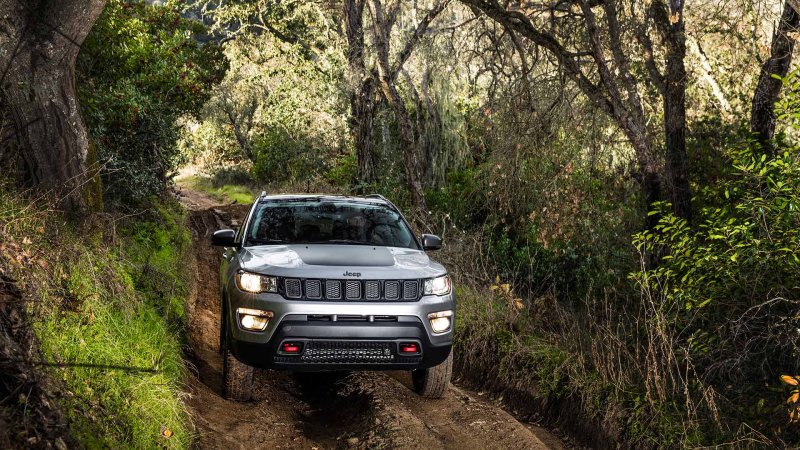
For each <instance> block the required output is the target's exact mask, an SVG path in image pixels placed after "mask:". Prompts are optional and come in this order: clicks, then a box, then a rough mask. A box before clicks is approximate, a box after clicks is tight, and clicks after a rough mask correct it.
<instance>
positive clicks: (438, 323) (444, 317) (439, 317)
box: [428, 311, 453, 333]
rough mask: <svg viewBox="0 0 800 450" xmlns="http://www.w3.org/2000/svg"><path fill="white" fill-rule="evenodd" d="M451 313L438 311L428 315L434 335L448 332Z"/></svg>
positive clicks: (450, 323)
mask: <svg viewBox="0 0 800 450" xmlns="http://www.w3.org/2000/svg"><path fill="white" fill-rule="evenodd" d="M451 317H453V311H440V312H435V313H430V314H428V320H430V322H431V329H432V330H433V332H434V333H444V332H445V331H449V330H450V326H451V325H452V323H453V322H452V320H450V318H451Z"/></svg>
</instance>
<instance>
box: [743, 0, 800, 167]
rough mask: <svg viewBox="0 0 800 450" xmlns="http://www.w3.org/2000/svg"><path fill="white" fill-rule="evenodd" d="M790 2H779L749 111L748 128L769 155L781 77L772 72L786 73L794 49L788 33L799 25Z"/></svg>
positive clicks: (777, 73)
mask: <svg viewBox="0 0 800 450" xmlns="http://www.w3.org/2000/svg"><path fill="white" fill-rule="evenodd" d="M791 3H792V2H790V1H787V2H785V3H784V5H783V14H781V19H780V22H779V23H778V26H777V27H776V29H775V32H774V33H773V35H772V49H771V52H772V53H771V55H770V57H769V58H768V59H767V61H766V62H764V65H763V66H762V67H761V74H760V75H759V77H758V85H757V86H756V91H755V93H754V95H753V105H752V109H751V111H750V128H751V129H752V131H753V133H754V134H755V137H756V139H757V140H758V141H759V142H760V143H761V146H762V149H763V151H764V153H765V154H769V155H772V154H774V152H775V149H774V146H773V145H772V137H773V136H774V134H775V118H776V117H775V101H776V100H777V99H778V95H779V94H780V92H781V84H782V83H781V80H776V79H775V78H773V76H772V75H773V74H774V75H778V76H779V77H781V78H783V77H785V76H786V74H788V73H789V66H790V65H791V63H792V52H793V51H794V38H793V37H791V36H790V35H789V34H790V33H796V32H797V31H798V26H799V25H800V15H799V14H798V13H797V11H796V10H795V9H794V8H793V7H792V5H791Z"/></svg>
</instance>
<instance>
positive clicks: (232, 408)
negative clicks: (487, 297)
mask: <svg viewBox="0 0 800 450" xmlns="http://www.w3.org/2000/svg"><path fill="white" fill-rule="evenodd" d="M183 195H184V198H183V203H184V205H186V207H187V208H188V209H189V210H190V226H191V230H192V234H193V239H194V252H195V257H196V264H197V265H196V268H195V269H196V270H195V274H196V276H197V282H196V283H195V285H196V286H197V288H196V292H193V293H192V295H191V298H190V302H189V305H188V313H189V337H190V341H191V347H192V350H191V351H192V355H191V361H190V363H191V364H193V366H194V370H195V376H194V377H192V379H191V381H190V386H189V394H190V399H189V401H188V403H189V405H190V407H191V410H192V414H193V418H194V422H195V424H196V427H197V433H198V435H199V439H198V441H199V445H200V447H201V448H204V449H215V448H225V449H229V448H243V449H244V448H246V449H253V448H293V449H294V448H297V449H329V448H359V449H361V448H402V449H422V448H425V449H429V448H458V449H494V448H511V449H523V448H528V449H548V448H554V449H560V448H563V445H562V444H561V441H560V440H559V439H558V438H557V437H555V436H553V435H551V434H550V433H548V432H547V431H545V430H543V429H540V428H537V427H533V426H531V425H526V424H522V423H520V422H518V421H517V420H515V419H514V418H513V417H512V416H511V415H510V414H508V413H507V412H505V411H504V410H502V409H501V408H499V407H497V406H495V405H493V404H491V403H490V402H487V401H485V400H484V399H482V398H480V396H479V395H478V394H476V393H474V392H470V391H469V390H466V389H461V388H459V387H456V386H451V387H450V390H449V392H448V393H447V395H446V396H445V398H443V399H441V400H425V399H422V398H420V397H417V396H416V394H414V393H413V391H411V389H410V386H411V380H410V376H409V375H408V374H407V373H404V372H359V373H352V374H349V375H337V374H291V373H286V372H279V371H272V370H257V371H256V373H255V376H254V379H255V387H254V392H253V400H252V401H250V402H248V403H235V402H229V401H226V400H224V399H222V397H220V387H221V369H222V361H221V358H220V356H219V353H218V351H217V349H218V335H217V329H218V324H219V316H218V314H219V311H220V305H219V298H218V294H217V293H218V292H219V290H218V280H217V269H218V267H219V259H220V254H221V252H220V251H219V250H217V249H214V248H213V247H211V246H210V245H209V243H208V242H209V236H210V235H211V233H212V232H213V231H215V230H217V229H219V228H222V227H230V226H231V225H232V222H233V225H236V222H235V221H236V220H237V219H238V220H241V218H242V217H244V214H245V212H246V211H245V207H244V206H241V205H226V206H222V205H217V204H215V202H214V200H212V199H210V198H209V197H207V196H205V195H203V194H202V193H198V192H193V191H185V190H184V191H183Z"/></svg>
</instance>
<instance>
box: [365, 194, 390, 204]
mask: <svg viewBox="0 0 800 450" xmlns="http://www.w3.org/2000/svg"><path fill="white" fill-rule="evenodd" d="M364 197H366V198H379V199H381V200H383V201H385V202H386V203H392V202H390V201H389V200H388V199H387V198H386V197H384V196H382V195H381V194H369V195H365V196H364Z"/></svg>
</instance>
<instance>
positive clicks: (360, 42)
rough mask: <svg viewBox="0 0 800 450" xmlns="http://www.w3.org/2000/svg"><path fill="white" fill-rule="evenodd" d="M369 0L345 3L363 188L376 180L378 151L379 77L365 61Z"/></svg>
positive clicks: (355, 134) (353, 114)
mask: <svg viewBox="0 0 800 450" xmlns="http://www.w3.org/2000/svg"><path fill="white" fill-rule="evenodd" d="M364 5H365V0H345V1H344V17H345V27H346V31H347V64H348V68H349V76H350V109H351V114H350V117H351V119H350V132H351V134H352V136H353V145H354V146H355V149H356V161H357V169H356V170H357V172H356V181H357V183H358V184H359V185H363V184H366V183H370V182H372V181H374V180H375V162H376V158H375V150H374V146H373V142H372V127H373V123H374V118H375V107H376V105H375V93H376V91H375V78H374V74H373V73H371V72H368V71H367V69H366V65H365V64H366V63H365V60H364V24H363V17H364Z"/></svg>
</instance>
